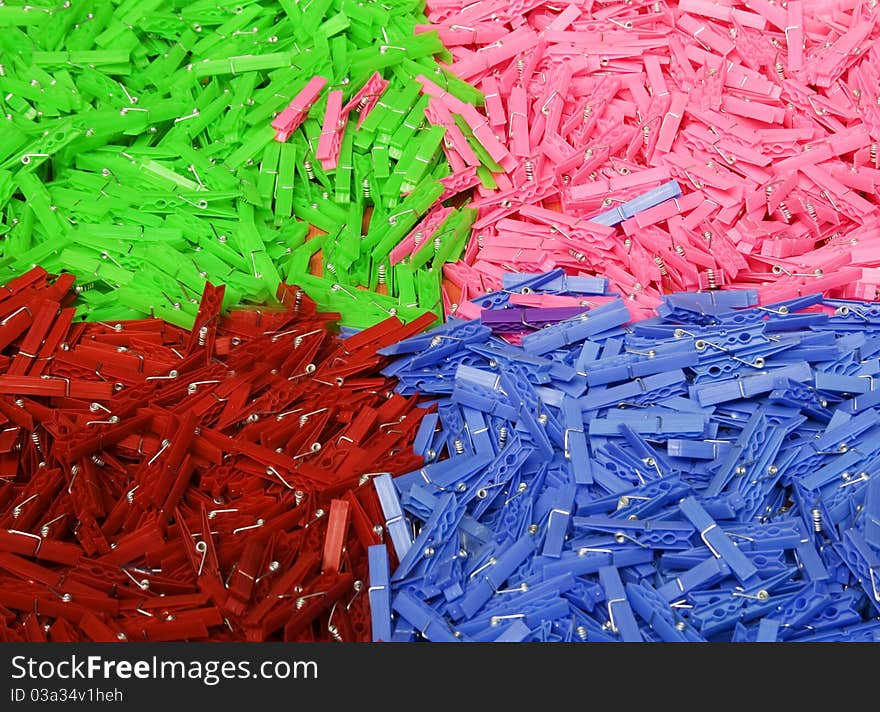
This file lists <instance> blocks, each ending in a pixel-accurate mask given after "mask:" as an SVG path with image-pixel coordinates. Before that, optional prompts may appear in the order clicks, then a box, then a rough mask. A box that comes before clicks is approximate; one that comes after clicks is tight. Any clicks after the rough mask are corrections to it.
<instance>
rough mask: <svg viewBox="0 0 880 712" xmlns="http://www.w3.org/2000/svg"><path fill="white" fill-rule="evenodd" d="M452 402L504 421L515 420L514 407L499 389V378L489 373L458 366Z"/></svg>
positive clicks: (495, 374) (515, 412)
mask: <svg viewBox="0 0 880 712" xmlns="http://www.w3.org/2000/svg"><path fill="white" fill-rule="evenodd" d="M452 400H453V402H455V403H459V404H461V405H466V406H468V407H470V408H474V409H475V410H479V411H481V412H483V413H487V414H489V415H497V416H498V417H500V418H504V419H505V420H516V417H517V409H516V407H515V406H514V405H512V404H511V403H510V402H509V401H508V400H507V398H506V394H505V393H504V390H503V389H502V388H501V377H500V376H499V375H498V374H497V373H493V372H491V371H483V370H482V369H478V368H473V367H471V366H459V367H458V369H457V370H456V372H455V389H454V390H453V391H452Z"/></svg>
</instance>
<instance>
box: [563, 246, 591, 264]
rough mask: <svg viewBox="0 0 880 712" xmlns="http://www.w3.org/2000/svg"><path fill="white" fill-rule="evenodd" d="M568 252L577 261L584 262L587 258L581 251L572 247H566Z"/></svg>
mask: <svg viewBox="0 0 880 712" xmlns="http://www.w3.org/2000/svg"><path fill="white" fill-rule="evenodd" d="M568 254H570V255H571V256H572V257H574V258H575V259H576V260H577V261H578V262H585V261H586V259H587V256H586V255H585V254H584V253H583V252H579V251H578V250H576V249H574V248H573V247H570V248H569V249H568Z"/></svg>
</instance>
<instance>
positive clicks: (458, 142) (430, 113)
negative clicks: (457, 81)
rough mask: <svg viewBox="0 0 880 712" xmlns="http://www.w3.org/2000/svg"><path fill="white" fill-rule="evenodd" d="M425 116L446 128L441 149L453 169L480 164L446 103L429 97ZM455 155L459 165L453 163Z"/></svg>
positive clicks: (431, 121) (432, 122)
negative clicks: (459, 162)
mask: <svg viewBox="0 0 880 712" xmlns="http://www.w3.org/2000/svg"><path fill="white" fill-rule="evenodd" d="M425 118H427V119H428V121H429V122H430V123H431V124H433V125H435V126H443V127H444V128H445V129H446V134H445V136H444V137H443V149H444V151H445V153H446V156H447V158H449V159H450V163H451V164H452V168H453V170H457V169H460V168H464V166H479V165H480V159H479V158H477V155H476V154H475V153H474V151H473V149H472V148H471V146H470V144H469V143H468V142H467V139H466V138H465V137H464V134H463V133H462V132H461V129H460V128H458V125H457V124H456V123H455V121H454V119H453V118H452V114H451V113H450V112H449V109H448V108H447V106H446V104H444V103H443V102H442V101H440V100H438V99H434V98H433V97H432V98H430V99H429V100H428V106H427V108H426V109H425ZM456 157H457V158H458V159H460V161H461V165H460V166H456V165H455V164H454V163H453V161H454V160H455V158H456Z"/></svg>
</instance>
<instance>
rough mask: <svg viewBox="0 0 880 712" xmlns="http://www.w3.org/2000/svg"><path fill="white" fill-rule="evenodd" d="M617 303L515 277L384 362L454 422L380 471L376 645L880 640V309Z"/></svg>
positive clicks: (581, 280) (673, 298) (723, 300)
mask: <svg viewBox="0 0 880 712" xmlns="http://www.w3.org/2000/svg"><path fill="white" fill-rule="evenodd" d="M607 290H608V285H607V282H606V281H605V280H604V279H601V278H595V277H589V278H588V277H573V276H565V275H564V274H563V273H562V271H561V270H555V271H553V272H548V273H545V274H509V275H506V276H505V281H504V289H503V290H501V291H498V292H495V293H491V294H488V295H486V296H485V297H482V298H480V299H479V300H478V304H479V306H480V308H481V310H482V312H481V314H482V317H481V319H479V320H474V321H460V320H455V319H451V320H449V322H448V323H446V324H444V325H442V326H439V327H437V328H435V329H433V330H431V331H429V332H426V333H424V334H421V335H419V336H415V337H412V338H409V339H406V340H404V341H402V342H400V343H399V344H397V345H396V346H393V347H390V348H388V349H386V350H385V353H386V354H387V355H390V356H393V357H395V360H394V362H393V363H392V365H391V366H389V367H388V368H387V369H386V371H385V373H386V375H391V376H394V377H396V378H398V379H399V386H398V390H399V391H400V392H401V393H404V394H412V393H420V394H422V395H423V396H424V397H425V403H424V406H425V407H429V408H431V409H432V412H430V413H429V414H428V415H427V416H426V417H425V419H424V420H423V422H422V427H421V430H420V431H419V433H418V437H417V439H416V445H415V447H416V450H417V451H418V453H419V454H422V455H424V456H425V458H426V462H427V464H426V465H425V466H424V467H423V468H421V469H420V470H417V471H414V472H411V473H409V474H406V475H403V476H401V477H398V478H395V479H392V478H391V477H390V475H380V476H377V477H375V478H374V484H375V487H376V490H377V493H378V495H379V498H380V501H381V504H382V508H383V516H384V517H385V520H386V536H387V537H389V538H390V541H391V546H390V547H389V548H388V549H390V550H391V554H390V557H389V555H388V553H387V552H388V549H386V547H385V546H375V547H371V550H370V552H369V553H370V602H371V608H372V622H373V637H374V639H375V640H394V641H411V640H418V639H427V640H431V641H448V642H453V641H511V642H512V641H575V642H576V641H592V642H598V641H609V642H610V641H668V642H672V641H680V642H688V641H690V642H697V641H733V642H776V641H880V617H878V612H880V477H878V476H877V472H878V466H880V412H878V405H880V387H876V384H875V379H877V378H880V305H876V304H871V303H863V302H853V301H840V300H830V299H827V298H823V297H822V295H818V294H817V295H811V296H804V297H801V298H798V299H794V300H790V301H786V302H782V303H778V304H774V305H765V306H758V305H757V297H756V293H755V292H753V291H749V290H744V291H731V292H703V293H680V294H673V295H668V296H666V297H664V298H663V302H662V304H661V305H660V307H659V308H658V310H657V314H658V315H657V316H656V317H654V318H650V319H645V320H642V321H638V322H635V323H630V322H629V318H630V317H629V315H628V312H627V309H626V305H625V303H624V302H623V301H622V300H621V299H620V298H619V297H617V296H616V295H612V294H608V293H607ZM513 295H529V296H530V299H531V301H532V303H537V304H555V303H562V302H563V301H564V303H566V304H569V305H572V304H573V305H574V306H567V307H564V308H560V307H558V306H557V307H540V306H539V307H522V306H518V305H517V304H518V303H519V302H521V300H519V299H516V300H514V299H512V297H513ZM560 297H565V298H566V299H565V300H561V299H559V298H560ZM542 300H543V301H542ZM553 300H557V301H556V302H554V301H553Z"/></svg>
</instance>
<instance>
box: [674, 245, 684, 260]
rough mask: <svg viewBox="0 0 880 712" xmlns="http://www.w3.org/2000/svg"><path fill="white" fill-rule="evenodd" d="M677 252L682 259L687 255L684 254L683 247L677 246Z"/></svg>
mask: <svg viewBox="0 0 880 712" xmlns="http://www.w3.org/2000/svg"><path fill="white" fill-rule="evenodd" d="M675 251H676V252H677V253H678V254H679V255H681V256H682V257H684V256H685V254H684V248H683V247H682V246H681V245H676V246H675Z"/></svg>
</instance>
